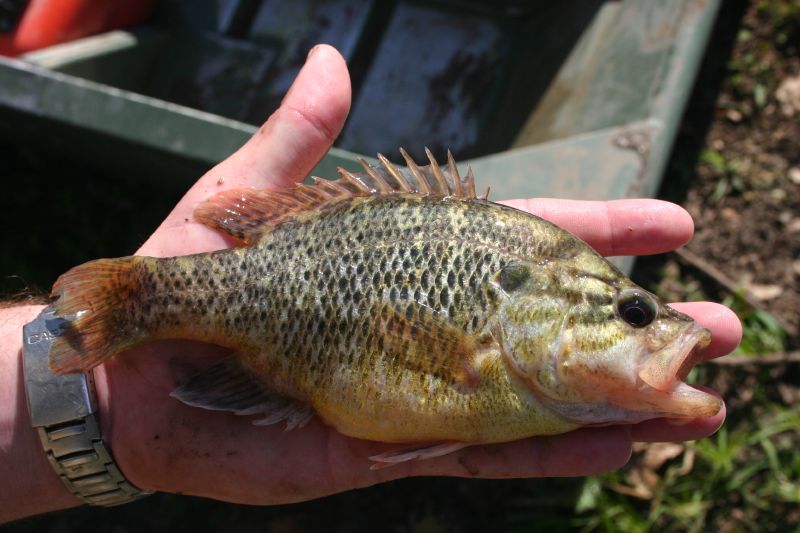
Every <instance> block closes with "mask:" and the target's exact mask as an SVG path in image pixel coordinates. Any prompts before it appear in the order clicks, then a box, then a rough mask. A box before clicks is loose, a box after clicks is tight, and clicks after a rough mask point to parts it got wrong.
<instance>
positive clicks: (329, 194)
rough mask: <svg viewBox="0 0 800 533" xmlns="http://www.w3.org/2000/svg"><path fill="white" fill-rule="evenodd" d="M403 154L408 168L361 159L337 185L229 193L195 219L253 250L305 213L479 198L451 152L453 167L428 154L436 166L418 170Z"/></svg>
mask: <svg viewBox="0 0 800 533" xmlns="http://www.w3.org/2000/svg"><path fill="white" fill-rule="evenodd" d="M400 153H401V155H402V156H403V159H405V161H406V166H397V165H394V164H392V163H391V162H390V161H389V160H388V159H386V158H385V157H384V156H383V155H381V154H378V160H379V161H380V165H378V166H373V165H370V164H369V163H367V162H366V161H364V160H363V159H359V162H360V163H361V166H362V167H363V168H364V172H363V173H361V172H358V173H352V172H349V171H347V170H344V169H343V168H341V167H340V168H339V169H337V171H338V172H339V176H340V177H339V179H336V180H326V179H321V178H317V177H312V178H311V179H312V184H311V185H306V184H304V183H301V184H299V185H297V186H296V187H293V188H291V189H282V190H280V189H279V190H269V191H267V190H259V189H233V190H230V191H225V192H222V193H220V194H217V195H216V196H213V197H211V198H209V199H208V200H206V201H205V202H203V203H202V204H200V206H199V207H198V208H197V209H196V210H195V212H194V216H195V218H196V219H197V220H199V221H200V222H202V223H203V224H206V225H208V226H210V227H212V228H214V229H216V230H219V231H222V232H224V233H227V234H228V235H231V236H232V237H235V238H236V239H239V240H241V241H244V242H245V243H247V244H252V243H254V242H257V241H258V240H259V239H260V238H261V236H262V235H264V234H265V233H267V232H269V231H270V230H271V228H272V227H273V226H275V225H276V224H280V223H281V222H284V221H286V220H289V219H291V218H293V217H296V216H297V215H298V214H299V213H301V212H304V211H312V210H315V209H320V208H323V207H325V206H328V205H331V204H333V203H336V202H339V201H342V200H346V199H350V198H356V197H362V196H371V195H385V194H419V195H420V196H443V197H444V196H453V197H458V198H468V199H475V198H477V196H476V194H475V178H474V177H473V175H472V170H470V171H469V172H467V175H466V176H464V177H462V176H461V175H460V174H459V172H458V169H457V168H456V163H455V160H454V159H453V156H452V154H450V152H448V153H447V167H441V166H439V164H438V163H437V162H436V160H435V159H434V157H433V155H432V154H431V152H430V150H428V149H427V148H426V149H425V153H426V154H427V155H428V159H429V160H430V164H429V165H425V166H418V165H417V164H416V163H415V162H414V160H413V159H411V156H409V155H408V153H407V152H406V151H405V150H403V149H402V148H401V149H400ZM481 199H484V200H485V199H486V197H485V196H482V197H481Z"/></svg>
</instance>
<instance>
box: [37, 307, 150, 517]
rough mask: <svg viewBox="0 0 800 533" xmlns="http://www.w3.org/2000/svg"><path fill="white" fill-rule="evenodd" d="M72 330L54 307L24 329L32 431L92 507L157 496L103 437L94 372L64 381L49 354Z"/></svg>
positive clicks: (70, 486) (77, 493)
mask: <svg viewBox="0 0 800 533" xmlns="http://www.w3.org/2000/svg"><path fill="white" fill-rule="evenodd" d="M65 325H66V321H65V320H64V319H62V318H58V317H55V316H54V314H53V310H52V309H51V308H50V307H47V308H45V309H44V310H42V312H41V313H40V314H39V316H37V317H36V318H35V319H34V320H33V321H31V322H29V323H28V324H26V325H25V326H24V327H23V338H22V346H23V349H22V351H23V369H24V374H25V391H26V393H27V396H28V412H29V413H30V417H31V425H32V426H33V427H35V428H36V429H37V431H38V433H39V437H40V438H41V440H42V445H43V446H44V451H45V453H46V454H47V459H48V460H49V461H50V464H51V465H53V468H54V469H55V471H56V473H57V474H58V475H59V477H60V478H61V480H62V481H63V482H64V484H65V485H66V486H67V489H68V490H69V491H70V492H71V493H73V494H74V495H75V496H77V497H78V498H81V499H82V500H84V501H85V502H87V503H89V504H91V505H100V506H104V507H111V506H114V505H120V504H123V503H128V502H132V501H135V500H138V499H139V498H142V497H144V496H147V495H149V494H152V493H151V492H146V491H142V490H140V489H138V488H136V487H135V486H133V485H132V484H131V483H130V482H128V480H126V479H125V476H124V475H123V474H122V472H121V471H120V470H119V468H118V467H117V465H116V463H115V462H114V458H113V457H112V455H111V450H110V449H109V447H108V446H107V445H106V443H105V442H103V438H102V435H101V434H100V426H99V424H98V420H97V416H96V414H95V412H96V402H95V395H94V382H93V379H92V374H91V372H89V373H87V374H83V373H77V374H67V375H58V374H54V373H53V372H52V371H51V370H50V366H49V363H48V352H49V351H50V344H51V343H52V340H53V338H54V337H57V336H58V335H59V334H60V333H61V331H63V328H64V327H65Z"/></svg>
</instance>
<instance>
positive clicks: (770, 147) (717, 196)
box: [662, 1, 800, 348]
mask: <svg viewBox="0 0 800 533" xmlns="http://www.w3.org/2000/svg"><path fill="white" fill-rule="evenodd" d="M729 8H730V4H728V3H726V5H725V6H724V7H723V9H729ZM799 48H800V3H798V2H785V1H783V2H781V1H761V2H752V3H751V4H750V5H749V7H747V9H746V12H745V14H744V17H743V19H742V21H741V26H740V28H739V31H738V34H736V37H735V42H734V43H733V50H732V53H731V55H730V57H729V60H728V62H727V65H726V69H727V74H726V76H725V78H724V81H723V83H722V86H721V88H720V91H719V92H718V94H716V95H709V94H707V93H705V94H704V87H702V86H698V89H697V90H696V91H695V97H696V98H700V99H702V98H709V97H713V98H715V101H714V103H713V109H712V120H711V122H710V127H709V128H708V130H707V131H706V132H703V131H697V130H693V129H692V127H693V126H694V124H692V122H691V120H686V121H685V122H684V128H683V139H682V140H683V142H692V136H693V135H694V136H698V135H703V134H704V137H703V138H702V140H700V141H701V145H700V150H699V153H698V154H697V157H696V162H695V163H694V164H693V165H691V166H690V168H688V169H686V170H687V171H688V173H689V174H690V175H691V181H690V182H689V184H688V189H687V190H686V191H685V193H684V194H683V195H682V196H683V198H681V199H679V202H680V203H682V204H683V205H684V206H685V207H686V209H687V210H688V211H689V212H690V213H691V215H692V217H693V218H694V220H695V224H696V233H695V237H694V239H693V240H692V242H691V243H690V244H689V245H688V246H687V248H688V250H689V251H690V253H691V255H692V257H699V258H701V264H700V265H699V266H700V268H699V269H698V268H695V270H700V272H695V274H698V273H699V274H706V278H708V277H711V278H713V279H712V280H708V279H705V280H704V282H705V283H703V286H704V288H705V289H706V291H708V290H709V289H710V290H711V291H712V292H713V289H714V285H715V282H716V285H717V286H718V288H719V287H722V286H723V283H725V282H727V284H728V286H729V288H730V286H731V285H732V286H733V288H737V289H738V291H737V292H739V294H740V295H742V296H746V297H747V298H748V299H749V300H750V301H751V302H753V303H755V304H756V305H757V306H758V307H759V308H761V309H763V310H765V311H767V312H769V313H771V314H772V315H774V317H775V318H777V319H778V321H779V322H780V323H781V325H782V326H783V327H784V329H786V330H787V332H788V333H789V336H788V338H787V341H788V344H789V346H793V347H795V348H796V347H798V346H800V336H799V335H798V331H800V312H798V310H800V49H799ZM711 52H712V50H710V53H711ZM708 89H709V90H713V87H709V88H708ZM694 140H699V139H694ZM679 148H680V146H679V147H678V149H679ZM676 151H678V150H676ZM676 155H678V156H679V157H678V160H677V161H674V162H673V170H676V169H675V168H674V167H675V165H680V164H681V161H680V156H681V154H676ZM677 170H679V171H680V170H681V169H677ZM665 188H666V189H669V185H666V186H665ZM665 192H666V196H670V195H671V192H670V191H665ZM672 193H673V194H674V191H673V192H672ZM679 194H680V193H679ZM683 263H684V264H685V263H686V261H685V260H684V261H683ZM706 263H707V264H708V265H711V267H712V268H710V269H709V268H704V267H706V266H707V265H706ZM694 266H695V267H697V264H694ZM690 270H691V269H690ZM716 270H719V272H716ZM688 274H689V275H691V274H692V273H691V272H688ZM708 274H710V276H709V275H708ZM667 277H669V276H667ZM709 281H711V283H709ZM720 281H721V282H722V283H720ZM666 282H667V283H669V280H666ZM663 283H664V281H663V280H662V284H663ZM673 288H675V287H673ZM690 292H691V290H690V288H687V287H684V290H683V294H681V291H680V290H678V291H676V292H675V293H674V294H673V295H674V296H678V297H683V296H689V294H688V293H690ZM723 292H724V291H723ZM709 296H712V297H713V296H714V294H711V295H709Z"/></svg>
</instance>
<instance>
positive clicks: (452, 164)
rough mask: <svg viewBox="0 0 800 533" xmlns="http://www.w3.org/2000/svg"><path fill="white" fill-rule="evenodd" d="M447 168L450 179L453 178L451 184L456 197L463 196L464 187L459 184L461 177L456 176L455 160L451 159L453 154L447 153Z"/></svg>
mask: <svg viewBox="0 0 800 533" xmlns="http://www.w3.org/2000/svg"><path fill="white" fill-rule="evenodd" d="M447 167H448V169H449V170H450V177H452V178H453V184H454V185H455V187H456V196H464V186H463V184H462V183H461V176H459V175H458V167H456V160H455V159H453V153H452V152H451V151H450V150H448V151H447Z"/></svg>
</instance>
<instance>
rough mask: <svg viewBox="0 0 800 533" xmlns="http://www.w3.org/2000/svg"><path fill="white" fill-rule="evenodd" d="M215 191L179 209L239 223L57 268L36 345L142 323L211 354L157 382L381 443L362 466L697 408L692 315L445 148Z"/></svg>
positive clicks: (702, 338)
mask: <svg viewBox="0 0 800 533" xmlns="http://www.w3.org/2000/svg"><path fill="white" fill-rule="evenodd" d="M426 153H427V155H428V159H429V164H427V165H424V166H421V165H418V164H417V163H416V162H415V161H414V160H413V159H412V158H411V157H410V156H409V155H408V154H407V153H406V152H405V151H404V150H402V149H401V154H402V156H403V158H404V160H405V163H406V164H405V165H395V164H393V163H392V162H390V161H389V160H388V159H387V158H386V157H384V156H382V155H378V163H377V164H369V163H367V162H365V161H363V160H361V165H362V167H363V172H358V173H354V172H349V171H346V170H343V169H341V168H340V169H339V171H338V172H339V175H340V176H339V178H338V179H335V180H327V179H322V178H311V182H310V183H301V184H299V185H297V186H295V187H294V188H291V189H284V190H257V189H234V190H228V191H224V192H221V193H219V194H216V195H214V196H212V197H210V198H209V199H207V200H206V201H205V202H204V203H202V204H200V205H199V206H198V207H197V209H196V210H195V213H194V216H195V218H196V219H197V220H199V221H201V222H203V223H204V224H206V225H208V226H209V227H211V228H214V229H215V230H218V231H220V232H222V233H224V234H226V235H228V236H230V237H233V238H235V239H236V240H237V241H239V242H240V243H241V245H239V246H235V247H232V248H229V249H224V250H218V251H213V252H208V253H199V254H194V255H188V256H179V257H170V258H153V257H140V256H130V257H122V258H117V259H98V260H95V261H90V262H88V263H85V264H83V265H80V266H77V267H75V268H73V269H71V270H69V271H68V272H66V273H65V274H63V275H62V276H61V277H59V278H58V280H57V281H56V283H55V284H54V286H53V289H52V296H53V297H54V298H55V300H54V302H53V304H52V305H53V308H54V313H55V315H56V316H58V317H61V318H62V319H63V322H64V323H65V324H66V326H65V327H63V328H62V333H61V334H60V336H58V337H55V338H54V340H53V343H52V346H51V349H50V353H49V361H50V366H51V368H52V369H53V371H54V372H57V373H62V374H63V373H72V372H83V371H87V370H88V369H91V368H92V367H94V366H96V365H98V364H100V363H102V362H103V361H105V360H107V359H108V358H110V357H112V356H114V355H116V354H118V353H120V352H122V351H124V350H127V349H129V348H132V347H134V346H137V345H140V344H143V343H146V342H149V341H153V340H157V339H190V340H197V341H204V342H208V343H214V344H217V345H220V346H223V347H226V348H229V349H230V350H231V351H232V355H231V356H229V357H227V358H225V359H224V360H222V361H221V362H219V363H217V364H215V365H213V366H212V367H211V368H209V369H207V370H206V371H204V372H202V373H200V374H198V375H196V376H194V377H192V378H190V379H189V380H188V381H186V382H185V383H183V384H182V385H180V386H179V387H178V388H177V389H175V390H174V391H173V392H172V393H171V395H172V396H173V397H174V398H176V399H177V400H179V401H182V402H184V403H186V404H188V405H191V406H195V407H198V408H204V409H209V410H220V411H228V412H231V413H235V414H236V415H240V416H249V417H252V420H253V423H254V424H256V425H271V424H278V423H284V424H285V428H286V430H300V428H302V427H303V426H304V425H306V424H307V423H308V422H309V420H311V419H312V418H313V417H315V416H316V417H318V418H319V419H320V420H321V421H322V422H323V423H325V424H327V425H329V426H331V427H333V428H335V429H336V430H337V431H338V432H340V433H342V434H344V435H347V436H350V437H355V438H359V439H367V440H371V441H379V442H385V443H394V444H396V446H397V449H396V450H393V451H390V452H387V453H384V454H380V455H377V456H372V457H370V458H369V459H370V460H371V461H372V467H373V468H382V467H385V466H390V465H393V464H397V463H400V462H404V461H409V460H416V459H428V458H432V457H438V456H441V455H445V454H448V453H452V452H454V451H456V450H458V449H461V448H463V447H466V446H472V445H478V444H490V443H500V442H508V441H515V440H519V439H523V438H528V437H533V436H543V435H554V434H559V433H564V432H568V431H572V430H574V429H577V428H580V427H586V426H603V425H610V424H633V423H638V422H641V421H644V420H648V419H652V418H660V417H669V418H684V419H691V418H696V417H707V416H713V415H715V414H716V413H717V412H718V411H719V410H720V409H721V406H722V403H721V400H719V399H718V398H717V397H715V396H714V395H712V394H709V393H707V392H704V391H701V390H698V389H696V388H694V387H691V386H690V385H688V384H686V383H685V378H686V376H687V374H688V371H689V370H690V369H691V367H692V365H693V364H694V363H695V359H696V357H695V355H694V354H696V353H697V351H698V350H699V349H701V348H703V347H705V346H707V345H708V344H709V342H710V332H709V331H708V330H707V329H704V328H702V327H700V326H699V325H698V324H697V323H695V322H694V321H693V320H692V319H691V318H690V317H688V316H686V315H684V314H682V313H680V312H678V311H676V310H675V309H673V308H671V307H670V306H669V305H666V304H665V303H664V302H662V301H661V300H659V298H658V297H656V296H655V295H654V294H652V293H650V292H648V291H646V290H645V289H643V288H641V287H639V286H638V285H636V284H635V283H633V282H632V281H631V280H630V279H628V278H627V277H626V276H625V275H624V274H623V273H622V272H620V271H619V270H618V269H617V268H616V267H614V266H613V265H612V264H611V263H610V262H608V261H607V260H606V259H605V258H603V257H602V256H601V255H599V254H598V253H597V252H596V251H595V250H594V249H592V248H591V247H590V246H589V245H588V244H586V243H585V242H584V241H582V240H581V239H579V238H578V237H576V236H574V235H572V234H571V233H569V232H567V231H565V230H564V229H561V228H560V227H558V226H556V225H555V224H552V223H550V222H548V221H546V220H544V219H542V218H539V217H537V216H534V215H532V214H529V213H527V212H524V211H521V210H517V209H514V208H511V207H508V206H505V205H501V204H498V203H494V202H491V201H489V200H488V192H487V194H485V195H482V196H478V195H477V194H476V192H475V179H474V175H473V172H472V170H471V169H469V170H468V171H467V172H466V173H465V175H464V176H462V175H461V174H460V173H459V170H458V168H457V167H456V163H455V161H454V159H453V156H452V154H449V153H448V160H447V163H446V164H444V165H440V164H439V163H437V161H436V160H435V158H434V157H433V155H432V154H431V152H430V151H428V150H426Z"/></svg>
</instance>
